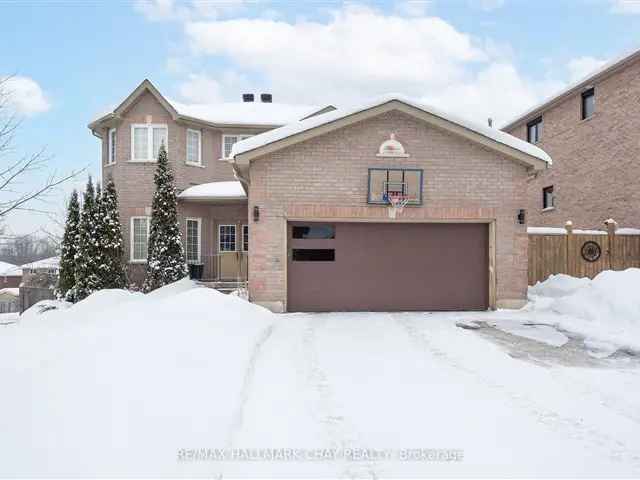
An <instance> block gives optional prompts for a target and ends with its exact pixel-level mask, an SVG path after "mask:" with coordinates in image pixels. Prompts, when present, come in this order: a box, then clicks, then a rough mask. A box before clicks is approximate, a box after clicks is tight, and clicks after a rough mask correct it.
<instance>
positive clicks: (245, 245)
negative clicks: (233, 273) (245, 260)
mask: <svg viewBox="0 0 640 480" xmlns="http://www.w3.org/2000/svg"><path fill="white" fill-rule="evenodd" d="M242 251H243V252H248V251H249V225H243V226H242Z"/></svg>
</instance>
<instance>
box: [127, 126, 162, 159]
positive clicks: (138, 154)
mask: <svg viewBox="0 0 640 480" xmlns="http://www.w3.org/2000/svg"><path fill="white" fill-rule="evenodd" d="M168 132H169V129H168V128H167V126H166V125H159V124H151V123H150V124H133V125H131V161H133V162H155V161H156V160H157V159H158V152H159V151H160V145H162V144H164V148H165V149H167V150H168V149H169V147H168V144H167V138H168V136H169V135H168Z"/></svg>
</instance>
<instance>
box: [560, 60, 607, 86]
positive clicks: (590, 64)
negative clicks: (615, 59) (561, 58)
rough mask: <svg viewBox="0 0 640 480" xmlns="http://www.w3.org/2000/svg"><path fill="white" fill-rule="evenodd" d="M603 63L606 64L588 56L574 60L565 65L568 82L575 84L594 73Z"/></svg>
mask: <svg viewBox="0 0 640 480" xmlns="http://www.w3.org/2000/svg"><path fill="white" fill-rule="evenodd" d="M605 63H607V61H606V60H600V59H599V58H594V57H588V56H585V57H578V58H574V59H572V60H570V61H569V63H568V64H567V69H568V70H569V81H570V82H576V81H578V80H581V79H583V78H584V77H586V76H587V75H589V74H591V73H593V72H594V71H596V70H597V69H598V68H600V67H601V66H602V65H604V64H605Z"/></svg>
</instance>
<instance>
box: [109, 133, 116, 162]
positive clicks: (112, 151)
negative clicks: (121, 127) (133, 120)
mask: <svg viewBox="0 0 640 480" xmlns="http://www.w3.org/2000/svg"><path fill="white" fill-rule="evenodd" d="M108 145H109V152H108V153H107V165H113V164H114V163H116V129H115V128H112V129H110V130H109V138H108Z"/></svg>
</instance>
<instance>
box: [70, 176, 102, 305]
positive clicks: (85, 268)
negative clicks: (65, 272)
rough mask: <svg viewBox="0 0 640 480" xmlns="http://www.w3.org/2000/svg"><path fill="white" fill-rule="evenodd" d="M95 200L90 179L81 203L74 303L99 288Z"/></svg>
mask: <svg viewBox="0 0 640 480" xmlns="http://www.w3.org/2000/svg"><path fill="white" fill-rule="evenodd" d="M95 210H96V198H95V192H94V189H93V182H92V181H91V177H89V181H88V182H87V189H86V190H85V192H84V196H83V201H82V216H81V217H80V228H79V235H78V237H79V241H78V251H77V253H76V258H75V265H76V271H75V273H76V292H75V297H76V298H75V299H76V301H78V300H82V299H84V298H86V297H88V296H89V295H90V294H91V293H93V292H94V291H95V290H97V289H98V288H99V283H100V282H99V278H98V271H97V270H98V269H97V265H98V263H97V260H98V259H99V257H100V255H99V251H98V249H99V248H98V247H99V245H98V239H97V232H96V222H95Z"/></svg>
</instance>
